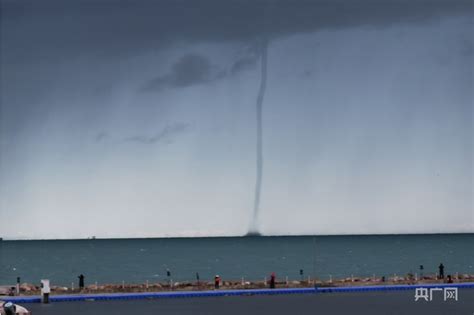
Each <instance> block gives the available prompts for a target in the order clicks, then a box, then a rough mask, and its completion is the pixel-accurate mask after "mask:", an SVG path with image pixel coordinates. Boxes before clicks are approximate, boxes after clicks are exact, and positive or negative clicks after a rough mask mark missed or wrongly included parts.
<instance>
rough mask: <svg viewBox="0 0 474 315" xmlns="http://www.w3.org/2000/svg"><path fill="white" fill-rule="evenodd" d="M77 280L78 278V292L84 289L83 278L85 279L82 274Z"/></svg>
mask: <svg viewBox="0 0 474 315" xmlns="http://www.w3.org/2000/svg"><path fill="white" fill-rule="evenodd" d="M78 278H79V290H82V289H84V278H85V277H84V275H83V274H81V275H79V276H78Z"/></svg>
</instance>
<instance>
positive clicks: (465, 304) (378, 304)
mask: <svg viewBox="0 0 474 315" xmlns="http://www.w3.org/2000/svg"><path fill="white" fill-rule="evenodd" d="M434 293H435V294H434V296H433V301H430V302H426V301H424V300H419V301H417V302H415V299H414V295H415V292H414V290H405V291H387V292H378V291H375V292H351V293H350V292H339V293H332V294H324V293H313V294H295V295H272V296H269V295H254V296H227V297H203V298H168V299H154V300H132V301H122V300H117V301H95V302H87V301H86V302H57V303H52V304H49V305H42V304H27V307H28V308H29V309H30V310H31V311H32V312H33V314H35V315H42V314H45V315H63V314H68V315H85V314H87V315H99V314H100V315H102V314H114V315H130V314H169V315H187V314H189V315H191V314H193V315H200V314H202V315H204V314H205V315H212V314H216V315H217V314H219V315H222V314H228V315H240V314H259V315H265V314H269V315H279V314H289V315H299V314H336V315H337V314H344V315H354V314H356V315H357V314H361V315H362V314H363V315H371V314H374V315H375V314H377V315H379V314H387V315H390V314H393V315H395V314H396V315H399V314H416V315H420V314H427V315H428V314H429V315H434V314H446V315H448V314H449V315H453V314H460V315H462V314H466V315H472V314H474V289H460V290H459V292H458V301H455V300H448V301H444V299H443V293H442V292H434Z"/></svg>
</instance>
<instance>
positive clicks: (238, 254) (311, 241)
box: [0, 234, 474, 286]
mask: <svg viewBox="0 0 474 315" xmlns="http://www.w3.org/2000/svg"><path fill="white" fill-rule="evenodd" d="M440 262H443V264H444V265H445V266H446V270H445V273H446V274H449V273H453V274H454V273H455V272H459V273H469V274H474V234H457V235H399V236H317V237H312V236H301V237H235V238H182V239H135V240H69V241H3V242H0V285H5V284H11V283H14V282H15V281H16V277H17V276H20V277H21V278H22V282H29V283H38V282H39V280H40V279H45V278H46V279H50V280H51V281H52V283H53V284H61V285H68V286H69V285H71V282H73V281H74V282H76V283H77V281H76V280H77V278H76V277H77V275H78V274H80V273H83V274H84V275H86V282H87V283H94V282H96V281H97V282H99V284H100V283H121V282H122V281H126V282H128V283H144V282H145V281H146V280H149V281H150V282H155V281H166V279H167V277H166V269H167V268H169V269H170V271H171V274H172V279H173V281H184V280H191V281H194V280H195V274H196V272H199V275H200V277H201V280H210V279H212V277H213V276H214V275H215V274H219V275H220V276H221V277H222V278H223V279H235V280H240V279H241V278H242V277H244V278H245V279H247V280H263V278H264V277H265V276H268V275H269V273H270V272H276V274H277V277H280V278H284V277H286V276H288V277H289V278H290V279H300V274H299V270H300V269H303V270H304V276H305V277H307V276H308V275H310V276H311V277H313V275H316V277H318V278H320V279H324V280H326V279H328V278H329V275H330V274H331V275H332V277H334V278H340V277H349V276H350V275H351V274H354V275H358V276H372V275H373V274H375V275H376V276H382V275H385V276H391V275H393V274H394V273H396V274H397V275H405V274H406V273H409V272H412V273H415V272H419V270H418V267H419V265H420V264H422V265H424V267H425V270H424V272H425V273H426V274H427V273H435V272H436V270H437V266H438V265H439V263H440Z"/></svg>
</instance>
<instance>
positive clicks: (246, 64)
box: [230, 55, 258, 74]
mask: <svg viewBox="0 0 474 315" xmlns="http://www.w3.org/2000/svg"><path fill="white" fill-rule="evenodd" d="M257 61H258V56H257V55H253V56H245V57H242V58H240V59H238V60H237V61H235V62H234V63H233V64H232V67H231V69H230V73H231V74H237V73H239V72H241V71H245V70H250V69H253V68H255V66H256V65H257Z"/></svg>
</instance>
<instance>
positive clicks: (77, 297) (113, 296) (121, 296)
mask: <svg viewBox="0 0 474 315" xmlns="http://www.w3.org/2000/svg"><path fill="white" fill-rule="evenodd" d="M452 287H456V288H459V289H474V282H469V283H453V284H416V285H375V286H356V287H355V286H350V287H315V288H291V289H248V290H216V291H175V292H146V293H110V294H74V295H56V296H50V298H49V300H50V302H73V301H92V300H93V301H110V300H140V299H160V298H193V297H216V296H245V295H277V294H305V293H306V294H307V293H337V292H370V291H402V290H414V289H416V288H452ZM6 300H8V301H11V302H13V303H40V302H41V297H39V296H31V297H27V296H16V297H8V298H7V299H6Z"/></svg>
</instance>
